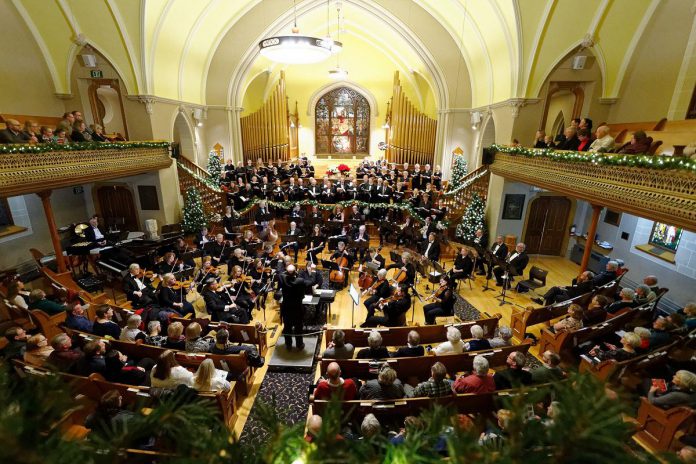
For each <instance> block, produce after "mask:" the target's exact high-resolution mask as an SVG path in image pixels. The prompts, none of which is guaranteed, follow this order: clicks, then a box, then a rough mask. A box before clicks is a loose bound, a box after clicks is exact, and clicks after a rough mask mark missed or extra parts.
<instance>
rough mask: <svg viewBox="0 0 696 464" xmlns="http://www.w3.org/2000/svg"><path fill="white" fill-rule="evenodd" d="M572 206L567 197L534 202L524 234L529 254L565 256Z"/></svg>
mask: <svg viewBox="0 0 696 464" xmlns="http://www.w3.org/2000/svg"><path fill="white" fill-rule="evenodd" d="M570 206H571V203H570V200H569V199H568V198H566V197H554V196H541V197H538V198H536V199H534V200H533V201H532V203H531V205H530V206H529V220H528V221H527V229H526V230H525V234H524V243H525V244H527V253H528V254H541V255H563V254H565V250H564V249H563V241H564V239H565V237H566V234H568V216H569V215H570Z"/></svg>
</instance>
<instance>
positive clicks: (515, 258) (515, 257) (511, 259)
mask: <svg viewBox="0 0 696 464" xmlns="http://www.w3.org/2000/svg"><path fill="white" fill-rule="evenodd" d="M526 249H527V245H525V244H524V243H522V242H520V243H518V244H517V246H515V251H513V252H511V253H510V254H509V255H508V257H507V259H506V260H505V262H506V263H507V266H506V267H507V269H505V268H504V267H503V266H496V267H494V268H493V275H495V281H496V285H497V286H498V287H502V286H503V280H504V279H503V276H504V275H505V271H506V270H507V271H508V277H507V279H506V281H505V285H507V286H508V288H510V280H511V277H512V276H519V275H522V273H523V272H524V268H526V267H527V264H529V256H527V253H526V251H525V250H526Z"/></svg>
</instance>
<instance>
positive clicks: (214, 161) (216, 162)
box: [208, 150, 222, 186]
mask: <svg viewBox="0 0 696 464" xmlns="http://www.w3.org/2000/svg"><path fill="white" fill-rule="evenodd" d="M208 175H209V176H210V180H211V181H212V182H213V184H215V186H218V185H220V176H221V175H222V159H220V156H219V155H218V154H217V152H216V151H215V150H213V151H211V152H210V154H209V155H208Z"/></svg>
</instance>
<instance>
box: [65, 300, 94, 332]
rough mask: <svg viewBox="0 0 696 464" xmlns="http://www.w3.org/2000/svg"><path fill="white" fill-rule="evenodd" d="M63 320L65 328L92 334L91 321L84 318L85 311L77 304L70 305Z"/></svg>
mask: <svg viewBox="0 0 696 464" xmlns="http://www.w3.org/2000/svg"><path fill="white" fill-rule="evenodd" d="M67 312H68V315H67V317H66V318H65V326H66V327H67V328H69V329H73V330H80V331H82V332H92V321H90V320H89V319H87V316H85V309H84V308H83V307H82V304H80V303H79V302H77V303H74V304H72V306H71V307H70V308H69V309H68V311H67Z"/></svg>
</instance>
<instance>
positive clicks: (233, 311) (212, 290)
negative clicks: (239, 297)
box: [202, 279, 249, 324]
mask: <svg viewBox="0 0 696 464" xmlns="http://www.w3.org/2000/svg"><path fill="white" fill-rule="evenodd" d="M202 295H203V299H204V300H205V309H206V311H208V314H210V316H211V319H212V320H213V321H214V322H219V321H223V322H231V323H234V324H248V323H249V316H248V315H247V313H246V311H244V310H241V309H239V308H238V307H237V305H236V304H235V303H233V302H232V300H231V298H230V294H229V292H228V291H227V289H225V288H221V287H220V285H219V284H218V283H217V281H216V280H215V279H209V280H208V281H206V284H205V289H204V290H203V293H202Z"/></svg>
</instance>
